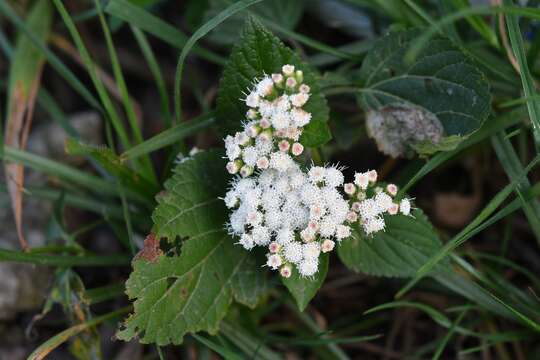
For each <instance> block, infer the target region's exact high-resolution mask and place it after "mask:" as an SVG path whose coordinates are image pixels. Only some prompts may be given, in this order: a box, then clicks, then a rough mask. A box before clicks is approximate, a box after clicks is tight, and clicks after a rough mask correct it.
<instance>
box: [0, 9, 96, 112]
mask: <svg viewBox="0 0 540 360" xmlns="http://www.w3.org/2000/svg"><path fill="white" fill-rule="evenodd" d="M0 12H1V13H2V14H4V16H5V17H6V18H7V19H8V20H9V21H10V22H12V23H13V25H15V27H16V28H17V30H19V31H21V32H23V33H24V34H25V35H26V36H28V38H29V39H30V40H31V41H32V43H33V44H34V45H35V46H36V48H37V49H38V50H39V51H41V52H42V53H43V55H44V56H45V57H46V58H47V63H49V64H50V65H51V66H52V67H53V68H54V69H55V70H56V71H57V72H58V73H59V74H60V75H61V76H62V77H63V78H64V79H65V80H66V81H67V82H68V84H69V85H70V86H71V87H72V88H73V89H74V90H75V91H77V92H78V93H79V94H80V95H81V96H82V97H83V98H84V99H85V100H86V101H87V102H88V103H89V104H90V105H91V106H93V107H94V108H96V109H101V105H100V104H99V102H98V101H97V99H96V98H95V97H94V96H93V95H92V93H91V92H90V91H88V89H86V87H85V86H84V85H83V84H82V83H81V82H80V80H79V79H77V77H76V76H75V75H74V74H73V72H72V71H71V70H69V69H68V68H67V67H66V66H65V65H64V63H63V62H62V61H61V60H60V59H59V58H58V57H57V56H56V55H55V54H54V53H53V52H52V51H50V50H49V49H48V48H47V46H46V45H45V44H44V43H43V42H42V41H41V40H40V39H39V36H37V35H36V34H34V33H33V32H32V31H31V30H30V29H29V28H28V26H27V25H26V24H25V23H24V21H23V20H22V19H21V18H20V17H19V16H18V15H17V13H16V12H15V11H13V9H12V8H11V7H10V6H9V5H8V4H7V2H6V0H0Z"/></svg>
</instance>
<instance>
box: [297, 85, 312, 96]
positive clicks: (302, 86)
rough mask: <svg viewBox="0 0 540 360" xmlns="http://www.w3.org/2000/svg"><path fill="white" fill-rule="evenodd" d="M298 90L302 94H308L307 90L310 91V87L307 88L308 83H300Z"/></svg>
mask: <svg viewBox="0 0 540 360" xmlns="http://www.w3.org/2000/svg"><path fill="white" fill-rule="evenodd" d="M298 90H299V91H300V92H301V93H302V94H309V92H310V90H311V89H310V88H309V86H308V85H306V84H302V85H300V88H298Z"/></svg>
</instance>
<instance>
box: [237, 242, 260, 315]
mask: <svg viewBox="0 0 540 360" xmlns="http://www.w3.org/2000/svg"><path fill="white" fill-rule="evenodd" d="M231 240H232V239H231ZM236 251H241V250H240V249H239V247H238V246H237V247H236ZM245 255H246V257H245V259H244V261H243V263H242V265H241V266H240V268H239V270H238V272H237V273H236V276H235V277H234V278H233V279H232V287H233V289H234V299H235V300H236V302H238V303H240V304H242V305H246V306H248V307H250V308H252V309H253V308H255V306H257V304H258V303H259V301H260V300H261V298H262V297H264V296H266V294H267V293H268V290H269V289H270V284H269V282H268V277H267V276H266V272H264V271H262V269H261V264H264V261H263V260H262V259H265V258H264V255H263V256H255V250H252V251H251V252H250V253H246V254H245Z"/></svg>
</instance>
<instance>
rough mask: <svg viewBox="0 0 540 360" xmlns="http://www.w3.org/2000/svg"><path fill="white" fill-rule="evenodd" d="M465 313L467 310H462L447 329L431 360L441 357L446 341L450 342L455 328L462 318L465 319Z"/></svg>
mask: <svg viewBox="0 0 540 360" xmlns="http://www.w3.org/2000/svg"><path fill="white" fill-rule="evenodd" d="M467 311H468V309H465V310H463V311H462V312H461V313H460V314H459V316H458V318H457V319H456V321H454V323H453V324H452V326H451V327H450V329H448V332H447V333H446V334H445V335H444V337H443V339H442V340H441V342H440V343H439V345H438V346H437V349H436V350H435V354H433V357H432V360H438V359H439V358H440V357H441V355H442V352H443V351H444V348H445V347H446V344H448V341H450V338H451V337H452V335H454V333H455V332H456V329H457V327H458V326H459V324H460V323H461V320H463V318H464V317H465V314H467Z"/></svg>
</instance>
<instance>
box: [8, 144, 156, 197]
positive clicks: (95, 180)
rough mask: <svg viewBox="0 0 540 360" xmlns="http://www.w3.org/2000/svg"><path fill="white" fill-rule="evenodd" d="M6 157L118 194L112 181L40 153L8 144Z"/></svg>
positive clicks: (77, 182) (74, 181) (79, 183)
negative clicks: (18, 148) (15, 147)
mask: <svg viewBox="0 0 540 360" xmlns="http://www.w3.org/2000/svg"><path fill="white" fill-rule="evenodd" d="M4 159H5V160H8V161H12V162H16V163H19V164H23V165H25V166H28V167H30V168H32V169H34V170H37V171H41V172H44V173H46V174H49V175H52V176H56V177H59V178H61V179H63V180H65V181H68V182H70V183H73V184H77V185H80V186H83V187H85V188H87V189H89V190H91V191H94V192H96V193H100V194H104V195H110V196H118V192H117V191H116V187H115V186H111V185H112V183H111V182H109V181H106V180H103V179H101V178H99V177H97V176H95V175H92V174H89V173H87V172H84V171H82V170H79V169H75V168H72V167H70V166H67V165H64V164H61V163H59V162H56V161H53V160H50V159H47V158H44V157H41V156H39V155H35V154H32V153H29V152H26V151H22V150H17V149H14V148H11V147H7V146H6V147H4ZM128 196H129V198H130V199H133V200H137V201H139V202H143V203H146V204H148V199H147V198H146V197H144V196H142V195H140V194H138V193H136V192H132V191H129V192H128Z"/></svg>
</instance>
